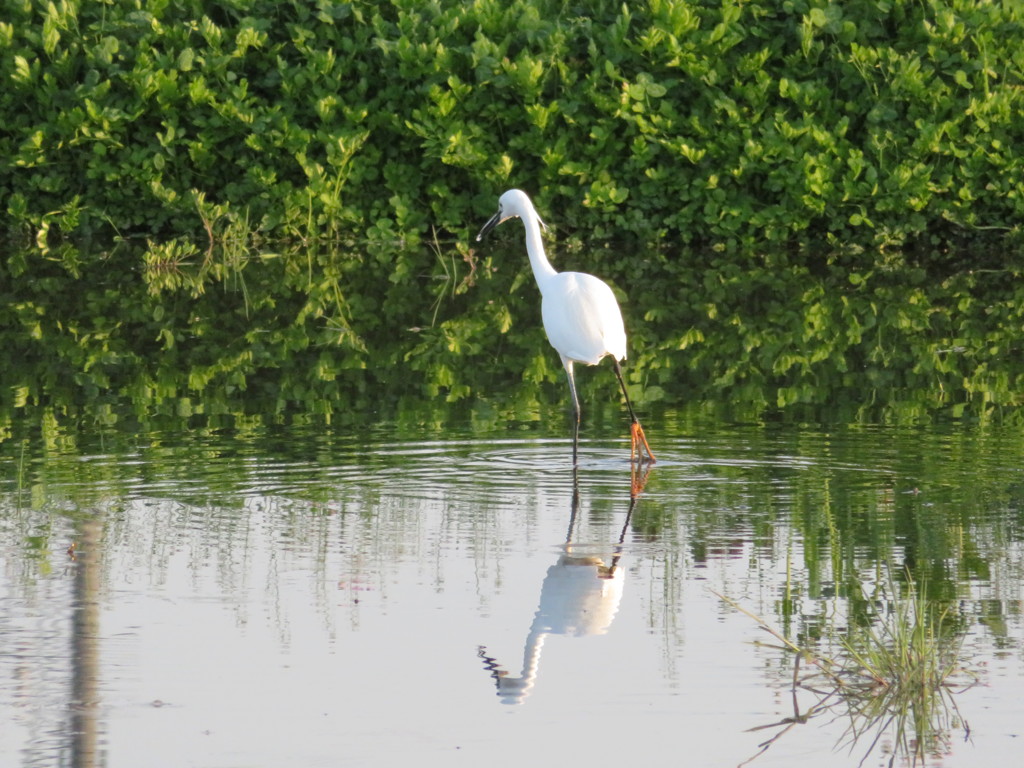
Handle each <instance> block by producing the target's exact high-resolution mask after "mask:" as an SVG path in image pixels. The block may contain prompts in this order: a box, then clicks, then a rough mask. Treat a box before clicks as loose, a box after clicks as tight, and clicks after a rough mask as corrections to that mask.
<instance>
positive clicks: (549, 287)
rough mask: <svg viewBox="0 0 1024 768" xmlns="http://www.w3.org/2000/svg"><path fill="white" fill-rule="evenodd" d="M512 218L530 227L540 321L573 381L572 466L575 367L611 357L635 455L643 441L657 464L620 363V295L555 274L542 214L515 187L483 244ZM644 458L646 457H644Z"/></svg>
mask: <svg viewBox="0 0 1024 768" xmlns="http://www.w3.org/2000/svg"><path fill="white" fill-rule="evenodd" d="M511 218H520V219H522V221H523V225H524V226H525V228H526V253H527V254H528V255H529V257H530V266H531V267H532V269H533V276H534V278H536V280H537V286H538V287H539V288H540V293H541V317H542V319H543V321H544V331H545V332H546V333H547V336H548V341H550V342H551V346H553V347H554V348H555V350H556V351H557V352H558V354H559V355H560V356H561V358H562V365H563V366H564V367H565V372H566V374H567V375H568V377H569V391H570V392H571V394H572V401H573V408H574V411H575V415H576V431H575V432H574V437H573V464H575V463H576V448H577V442H578V437H579V422H580V404H579V398H578V397H577V395H576V382H575V377H574V373H573V363H585V364H587V365H597V363H599V362H600V361H601V359H602V358H604V357H605V355H611V357H612V360H613V361H614V366H615V375H616V376H617V377H618V380H619V384H620V386H621V387H622V394H623V396H624V397H625V399H626V406H627V408H628V409H629V414H630V416H631V418H632V420H633V422H632V436H633V451H634V453H636V450H637V447H638V440H641V441H642V443H643V448H646V449H647V456H648V458H649V460H650V461H654V456H653V454H651V451H650V448H649V447H648V446H647V440H646V439H645V438H644V434H643V429H641V428H640V423H639V422H638V421H637V419H636V416H635V414H634V413H633V406H632V405H631V404H630V402H629V395H628V394H626V385H625V383H624V382H623V380H622V373H621V371H620V368H619V361H620V360H625V359H626V329H625V327H624V326H623V324H622V312H621V311H620V310H619V303H618V301H616V299H615V294H614V293H613V292H612V289H611V288H610V287H608V284H607V283H605V282H604V281H603V280H601V279H600V278H597V277H594V276H593V275H588V274H586V273H584V272H556V271H555V268H554V267H552V266H551V262H549V261H548V258H547V255H546V254H545V253H544V243H543V241H542V240H541V234H540V228H541V226H542V225H543V223H544V222H543V221H541V219H540V216H538V215H537V211H536V210H535V209H534V207H533V203H531V202H530V198H529V197H527V195H526V193H525V192H523V191H521V190H518V189H510V190H509V191H508V192H506V193H505V194H503V195H502V196H501V197H500V198H499V199H498V212H497V213H496V214H494V216H492V217H491V219H490V220H489V221H488V222H487V223H486V224H484V226H483V229H481V230H480V234H478V235H477V236H476V239H477V240H481V239H482V238H483V236H484V235H485V234H487V233H488V232H489V231H490V230H491V229H493V228H494V227H496V226H497V225H498V224H501V223H502V222H503V221H507V220H508V219H511ZM640 457H641V460H642V459H643V453H642V452H641V453H640Z"/></svg>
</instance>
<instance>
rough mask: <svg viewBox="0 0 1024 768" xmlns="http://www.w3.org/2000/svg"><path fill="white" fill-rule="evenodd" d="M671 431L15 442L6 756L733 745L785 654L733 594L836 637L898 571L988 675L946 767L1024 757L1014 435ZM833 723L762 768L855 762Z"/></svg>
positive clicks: (208, 757)
mask: <svg viewBox="0 0 1024 768" xmlns="http://www.w3.org/2000/svg"><path fill="white" fill-rule="evenodd" d="M652 426H653V425H648V433H649V436H651V438H652V443H653V444H652V447H653V448H654V449H655V451H656V452H657V454H658V458H659V461H658V463H657V465H655V466H654V467H653V469H651V470H650V472H649V473H647V474H644V473H635V472H631V467H630V465H629V462H628V444H626V443H624V442H623V441H622V440H621V439H620V438H619V437H618V436H617V435H616V434H614V433H613V434H611V435H609V436H607V437H605V438H599V439H592V440H590V441H587V442H585V443H584V444H583V446H582V449H581V450H582V453H581V464H580V467H579V471H578V473H576V475H575V476H574V473H573V472H572V470H571V468H570V466H569V461H568V459H569V452H570V449H569V444H568V442H567V441H565V440H563V439H555V438H551V437H549V436H548V435H551V434H555V433H556V430H555V429H551V430H550V431H543V430H542V429H541V430H536V429H535V430H527V431H526V432H524V433H522V434H521V435H520V436H510V433H509V432H507V431H503V432H498V431H497V430H494V429H485V430H474V429H470V428H468V427H461V428H448V429H445V430H427V429H424V430H423V431H422V433H421V434H420V435H419V436H418V437H417V436H415V435H413V436H410V434H409V430H408V429H405V430H397V429H394V428H390V427H388V426H387V425H384V426H377V427H374V428H373V429H372V430H367V431H360V430H340V429H327V428H323V429H318V428H311V427H308V426H297V427H274V428H265V429H254V430H250V431H240V430H229V431H216V430H205V431H202V430H200V431H191V432H186V431H175V430H168V431H163V432H141V433H138V434H127V433H124V432H121V433H117V434H111V433H106V434H98V435H91V436H90V435H84V434H75V435H74V438H75V439H74V440H70V439H69V440H68V441H66V442H61V441H60V440H53V439H52V438H51V439H50V440H49V441H48V440H47V439H45V436H40V437H26V438H25V439H24V440H21V441H13V440H12V441H8V442H7V443H6V444H3V448H4V449H5V450H4V451H3V453H2V456H0V461H2V462H3V463H2V465H0V466H2V470H3V472H2V475H0V480H2V486H0V493H2V495H0V558H2V566H0V648H2V651H0V764H3V765H21V766H44V765H45V766H48V765H75V766H87V765H109V766H138V765H147V766H164V765H166V766H181V765H202V766H238V765H246V766H280V765H302V766H318V765H332V766H333V765H339V764H340V765H354V766H391V765H399V764H403V763H408V762H413V761H415V762H416V763H417V764H421V765H424V764H425V765H449V764H464V765H474V766H476V765H482V764H487V765H499V766H503V765H509V766H511V765H520V764H523V763H532V764H536V765H551V764H556V763H561V762H569V761H572V762H580V761H588V762H590V761H600V762H602V763H603V762H607V763H609V764H616V763H623V762H625V761H630V762H637V761H639V764H643V765H676V764H696V765H707V766H712V765H723V766H731V765H737V764H739V763H741V762H743V761H744V760H747V759H748V758H751V757H753V756H754V755H755V754H757V752H758V750H759V746H758V745H759V744H761V743H763V742H764V741H765V740H766V739H767V738H770V737H771V736H773V735H774V734H775V733H777V732H778V731H779V730H780V727H776V728H774V729H765V730H751V729H754V728H757V727H759V726H767V725H771V724H775V723H779V722H780V721H781V720H782V719H783V718H786V717H790V716H792V715H793V698H792V696H791V693H790V689H789V681H790V680H791V677H792V657H791V656H789V655H787V654H786V653H785V652H783V651H781V650H778V649H776V648H775V647H772V645H769V644H765V643H761V644H757V643H755V642H754V641H759V640H762V641H767V640H771V638H770V637H768V636H767V635H766V634H765V632H764V631H762V630H761V629H759V628H758V626H757V623H756V622H755V621H754V619H752V618H751V616H748V615H745V614H744V613H742V612H740V611H738V610H736V609H735V608H734V607H733V606H731V605H730V604H728V603H726V602H724V601H723V600H722V599H721V598H720V597H719V595H721V596H724V597H727V598H728V599H729V600H731V601H734V602H735V604H736V605H739V606H741V607H743V608H744V609H745V610H747V611H749V612H750V613H752V614H754V615H756V616H760V617H762V618H764V619H765V620H766V621H767V622H768V623H770V624H771V625H773V626H776V627H778V628H780V630H782V631H784V632H786V633H787V634H789V635H790V636H791V637H793V638H795V639H797V640H798V641H799V642H801V643H808V644H810V643H813V642H821V643H822V644H823V645H824V646H827V647H829V648H832V649H834V647H835V646H834V644H833V645H830V643H831V642H832V641H830V640H829V638H830V637H831V634H830V633H834V632H836V631H842V630H843V628H844V627H846V626H847V625H848V624H849V623H850V622H853V621H854V620H855V617H856V616H858V615H860V613H861V612H863V611H864V610H865V608H864V606H865V605H866V604H870V603H871V601H872V600H876V599H877V598H878V593H877V588H878V586H879V585H880V584H882V583H884V582H885V581H886V579H887V578H888V577H887V575H886V574H891V573H892V572H896V571H898V569H899V568H900V567H901V566H904V565H906V566H908V567H910V568H912V569H913V570H914V572H915V573H917V574H919V575H924V576H926V577H927V580H928V581H929V583H928V584H927V585H922V588H923V589H926V590H929V591H930V592H931V593H933V594H934V595H935V596H936V597H937V598H941V599H943V600H945V601H946V603H948V604H949V605H951V606H953V607H954V609H955V610H954V613H955V614H956V621H955V622H954V624H955V629H956V631H957V632H958V633H960V635H961V636H962V637H963V638H964V639H963V643H964V645H963V650H962V664H963V667H964V668H965V669H966V670H967V671H968V672H969V673H970V679H977V681H978V683H977V684H976V685H974V686H973V687H970V688H969V689H968V690H966V691H964V692H962V693H959V694H958V695H957V698H956V704H957V707H958V708H959V712H960V715H959V716H955V715H954V716H953V717H951V718H950V720H949V722H948V724H947V725H948V727H946V728H945V729H940V733H939V734H938V740H937V741H936V742H935V743H934V744H933V745H931V746H930V747H929V750H928V751H929V753H930V754H929V760H930V762H931V763H932V764H941V765H949V766H961V765H962V766H976V765H1006V764H1011V763H1012V762H1013V759H1014V758H1017V757H1020V756H1024V749H1022V745H1021V740H1022V735H1024V734H1022V725H1021V723H1024V664H1022V653H1021V648H1022V643H1021V640H1022V622H1021V600H1022V597H1024V595H1022V592H1021V585H1022V583H1024V582H1022V578H1024V550H1022V546H1021V540H1022V539H1021V532H1022V531H1021V521H1022V509H1024V504H1022V499H1024V483H1022V477H1021V474H1022V470H1021V466H1020V455H1021V454H1020V449H1021V446H1022V444H1024V440H1022V437H1021V435H1019V434H1018V433H1017V432H1019V430H1017V431H1015V430H1012V429H1010V428H1005V429H1004V428H998V427H987V428H981V427H977V426H971V425H964V424H951V425H945V426H942V427H935V426H933V427H882V426H836V427H830V428H824V427H815V426H801V425H765V424H726V423H719V422H707V423H702V424H700V425H698V427H694V426H693V424H692V423H690V422H684V421H682V420H678V421H675V422H674V421H673V420H672V418H671V414H667V415H666V417H665V419H664V421H663V422H662V424H661V425H660V428H659V427H654V428H652ZM964 679H967V678H964ZM798 698H799V701H798V705H799V706H801V707H803V708H805V709H806V707H807V706H810V704H811V703H812V702H811V701H809V700H808V699H807V696H806V694H805V693H802V694H801V695H800V696H799V697H798ZM963 721H966V722H967V723H969V726H970V731H969V738H967V737H968V731H967V729H966V728H965V727H964V725H963ZM846 725H847V723H846V722H844V721H843V720H842V719H841V718H840V719H833V718H819V719H814V720H812V721H811V722H810V723H808V724H802V725H798V726H795V727H794V728H793V729H791V730H790V731H789V732H787V733H785V734H784V735H783V736H780V738H779V739H778V740H777V741H776V742H775V743H774V744H772V746H771V747H770V748H769V749H768V750H767V751H766V752H764V754H761V755H760V756H759V757H757V759H756V760H755V761H754V762H753V763H752V764H753V765H785V766H793V765H807V766H812V765H813V766H823V765H829V766H831V765H835V766H855V765H857V764H858V763H859V761H860V759H861V758H862V757H863V756H864V755H865V754H866V753H867V751H868V748H869V742H870V739H868V740H866V741H861V742H858V743H856V744H853V745H849V746H848V747H847V748H842V749H838V750H837V749H835V746H836V743H837V741H839V740H841V738H842V736H843V733H844V731H845V729H846ZM872 738H873V737H872ZM965 738H967V740H966V741H965ZM892 748H893V743H892V737H891V736H887V735H884V734H883V736H882V738H881V739H880V741H879V746H878V747H877V748H876V749H875V751H874V752H872V753H871V755H870V756H869V757H868V759H867V760H866V761H865V763H864V764H865V765H875V764H878V765H884V764H886V763H887V762H888V759H889V756H890V755H889V754H888V753H887V751H886V750H887V749H888V750H891V749H892Z"/></svg>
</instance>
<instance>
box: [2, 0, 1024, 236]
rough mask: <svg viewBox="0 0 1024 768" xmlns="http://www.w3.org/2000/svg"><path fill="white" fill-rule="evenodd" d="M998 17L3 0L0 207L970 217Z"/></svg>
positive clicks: (407, 227)
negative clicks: (512, 200) (515, 193)
mask: <svg viewBox="0 0 1024 768" xmlns="http://www.w3.org/2000/svg"><path fill="white" fill-rule="evenodd" d="M1022 41H1024V7H1022V6H1021V5H1020V4H1018V3H1006V2H987V1H985V0H848V2H842V3H838V2H827V0H749V1H748V2H732V1H731V0H726V1H725V2H721V1H720V0H713V1H708V0H648V2H645V3H640V4H635V3H620V2H612V1H610V0H604V1H601V0H599V1H598V2H590V3H573V2H566V1H565V0H512V1H511V2H506V1H505V0H501V1H499V0H460V2H449V1H447V0H433V2H423V0H391V2H366V1H365V0H362V1H359V0H357V1H355V2H329V1H328V0H319V1H317V2H313V1H311V0H292V1H291V2H278V1H277V0H274V1H273V2H270V1H269V0H221V2H217V3H199V2H195V0H157V2H145V3H143V2H140V1H139V0H105V1H104V2H91V3H82V2H76V1H75V0H56V1H49V0H48V1H47V2H41V1H39V0H4V2H3V3H2V13H0V82H2V83H3V88H0V124H2V125H3V126H4V130H3V131H2V132H0V201H2V205H0V210H3V211H4V212H5V213H6V218H7V223H8V225H22V226H26V227H30V228H32V229H33V231H35V232H37V233H38V232H43V233H44V234H45V233H46V231H47V230H48V229H52V228H57V229H59V230H61V231H63V232H73V231H77V232H83V233H90V232H104V231H109V230H111V229H113V230H116V231H118V232H121V233H132V232H138V231H143V232H147V233H160V234H162V235H168V234H175V235H176V234H181V233H183V232H190V231H191V232H197V231H201V225H202V224H203V223H205V224H207V225H209V226H210V227H211V228H214V229H215V228H216V227H217V226H218V223H219V224H220V225H221V226H224V225H225V224H226V223H227V222H229V221H243V222H246V224H247V226H249V227H251V228H253V229H256V230H259V231H262V232H264V233H266V234H268V235H271V236H275V237H279V236H295V237H300V238H309V237H324V236H326V237H336V236H350V235H353V234H354V235H356V236H360V237H363V236H365V237H366V238H368V239H370V240H381V239H393V238H397V237H406V238H414V239H415V238H419V237H422V236H423V235H424V234H426V233H429V232H430V228H431V227H434V228H436V229H437V230H439V231H441V232H449V233H457V234H459V235H461V236H464V235H465V233H467V232H468V231H470V230H471V229H472V227H473V226H475V224H476V222H477V221H478V220H479V219H480V217H481V216H482V215H483V214H484V213H485V212H489V208H490V206H491V204H492V202H493V199H494V197H495V196H496V194H497V193H498V192H500V191H501V190H502V189H503V188H505V187H509V186H521V187H523V188H525V189H527V190H529V191H531V192H534V193H536V195H537V202H538V204H539V207H540V209H541V210H544V211H549V212H551V213H552V218H553V219H556V220H557V221H559V222H561V223H566V224H568V226H569V227H570V228H571V229H576V230H580V231H586V232H589V233H592V234H594V235H596V236H598V237H605V236H615V237H623V236H635V237H637V238H640V239H641V240H645V241H648V242H652V241H656V240H660V239H670V240H673V241H674V240H680V239H681V240H683V241H685V242H693V243H694V244H710V245H720V246H739V247H749V246H752V245H761V244H764V243H771V244H775V245H779V244H786V245H791V244H821V243H826V242H830V243H833V244H843V245H849V244H858V245H861V246H864V247H875V246H884V245H891V244H901V245H905V244H917V243H924V244H928V245H932V244H940V245H944V244H947V243H949V242H950V241H958V240H963V239H976V238H979V237H981V236H983V235H984V236H985V237H986V239H991V236H992V235H993V234H994V233H1000V234H1005V232H1007V231H1012V232H1015V233H1016V232H1017V231H1018V227H1019V221H1020V220H1021V218H1022V214H1024V201H1022V197H1021V196H1022V192H1024V174H1022V163H1024V153H1022V152H1021V151H1020V148H1021V146H1022V143H1024V142H1022V141H1021V139H1022V137H1024V123H1022V121H1021V120H1020V119H1019V115H1020V114H1021V111H1022V109H1024V87H1022V86H1024V45H1022V44H1021V43H1022ZM556 212H557V213H556Z"/></svg>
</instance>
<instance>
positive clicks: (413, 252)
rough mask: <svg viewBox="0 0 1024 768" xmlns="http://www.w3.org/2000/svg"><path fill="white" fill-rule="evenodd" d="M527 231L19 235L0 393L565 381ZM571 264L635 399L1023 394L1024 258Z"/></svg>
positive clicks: (869, 402) (812, 401) (89, 394)
mask: <svg viewBox="0 0 1024 768" xmlns="http://www.w3.org/2000/svg"><path fill="white" fill-rule="evenodd" d="M515 242H516V245H515V246H513V247H512V248H511V249H509V250H505V249H502V248H501V245H500V243H498V244H496V245H495V247H494V248H493V250H491V249H488V250H487V251H476V252H474V251H472V250H468V249H466V248H465V247H464V246H442V245H440V244H434V246H433V247H431V248H427V247H422V248H413V249H397V248H384V247H381V246H372V247H371V246H368V247H366V248H362V249H358V250H357V249H354V248H352V247H344V246H339V247H336V248H335V249H332V250H329V251H328V250H325V249H322V248H312V249H308V250H292V251H279V252H259V251H256V250H254V249H252V248H250V247H249V246H247V245H244V244H235V245H225V246H224V247H223V248H217V249H213V250H209V251H205V252H204V251H202V250H200V249H198V248H196V247H195V246H193V245H191V244H188V243H184V242H182V241H171V242H170V243H166V244H153V243H151V244H150V245H149V246H148V247H147V248H146V249H145V250H144V251H143V252H142V253H141V254H139V253H138V252H136V251H135V250H133V249H131V248H129V247H127V246H121V247H118V248H115V249H114V250H112V251H108V252H103V253H100V254H91V255H89V256H88V257H86V256H83V255H82V254H81V253H80V252H79V251H78V250H76V249H75V248H74V247H72V246H64V247H62V248H60V249H55V250H42V251H20V252H15V253H12V254H11V255H9V256H7V257H6V259H5V260H4V263H0V285H2V286H3V288H0V298H2V299H3V303H2V305H0V342H2V349H3V352H4V355H5V356H6V358H7V361H6V364H5V372H6V379H5V384H6V385H7V388H5V390H4V392H3V393H0V397H3V398H10V397H12V396H13V397H14V401H15V402H39V403H42V402H46V401H47V400H48V399H49V398H52V397H57V398H58V399H60V400H63V401H68V400H71V401H76V400H77V401H80V402H86V401H92V402H95V401H105V402H110V401H116V400H129V401H132V402H134V403H136V404H137V405H138V406H139V407H142V408H148V407H150V406H153V405H160V406H161V407H165V408H166V407H170V408H183V409H186V410H188V409H189V408H191V407H193V405H192V400H193V399H196V401H197V402H198V400H203V401H204V405H203V407H204V408H210V407H218V408H222V409H225V410H228V411H232V410H239V409H245V408H251V407H253V406H252V404H253V403H259V407H260V408H261V409H264V410H265V409H266V408H268V407H269V408H272V409H274V410H282V409H286V408H291V407H297V408H298V409H299V410H303V411H322V412H331V411H337V410H341V409H345V408H368V407H374V404H376V403H378V402H379V401H380V400H381V399H382V398H383V399H385V400H386V399H388V398H391V397H394V396H398V395H402V394H414V395H429V396H434V397H443V398H445V399H447V400H450V401H454V400H459V399H463V398H466V397H470V396H473V397H480V396H487V395H490V394H494V393H498V392H507V391H509V390H512V389H515V388H518V387H519V386H521V384H522V383H523V382H525V383H526V384H527V385H533V384H546V385H547V384H551V385H554V386H549V387H546V391H548V392H551V393H555V392H560V388H561V387H562V384H563V382H562V371H561V367H560V365H559V364H558V360H557V356H556V355H555V354H554V353H553V352H552V351H551V349H550V348H549V345H548V344H547V342H546V340H545V339H544V336H543V330H542V329H541V324H540V322H539V311H538V305H539V295H538V293H537V291H536V288H535V286H534V285H533V280H532V276H531V275H530V273H529V268H528V266H527V262H526V259H525V257H524V256H523V254H522V252H521V248H519V247H518V237H517V238H515ZM556 261H557V262H558V263H559V266H560V267H561V268H564V269H572V268H577V269H585V270H587V271H593V272H595V273H599V274H603V275H607V276H608V277H609V278H610V280H611V282H612V284H613V285H615V286H617V287H618V288H622V289H626V290H625V292H626V293H627V294H628V295H627V296H625V298H624V301H623V309H624V313H625V315H626V320H627V328H628V330H629V331H630V360H629V365H628V366H627V375H628V378H629V382H630V385H631V387H632V389H633V394H634V395H635V396H636V397H637V399H638V400H646V401H647V402H648V403H653V402H656V401H663V402H665V403H669V404H677V403H681V402H694V401H701V400H705V399H711V400H718V399H722V398H728V399H730V400H732V401H734V402H740V403H753V404H755V405H756V406H757V407H758V408H759V409H760V412H761V414H762V415H766V414H770V413H781V412H787V413H791V414H793V413H798V412H799V409H800V408H802V407H804V406H812V407H813V406H819V405H821V404H824V403H827V404H828V405H829V406H830V407H832V408H835V407H842V408H844V409H845V411H846V413H847V414H848V419H847V420H855V421H856V420H861V419H862V418H864V414H877V412H878V410H879V408H881V409H883V410H884V409H885V408H888V407H889V406H891V405H893V403H895V402H897V401H898V402H899V403H900V406H899V408H898V409H897V410H896V411H892V412H891V413H890V415H889V416H888V417H887V418H899V419H905V420H910V421H912V420H913V419H914V418H917V417H920V416H928V415H929V414H931V413H934V412H944V413H946V414H948V415H953V416H959V415H972V416H977V417H981V418H985V419H988V418H1002V417H1003V415H1004V414H1001V412H1000V409H1002V408H1004V407H1012V406H1016V405H1017V404H1018V403H1019V398H1020V394H1019V393H1020V390H1021V386H1020V383H1021V380H1022V373H1024V349H1021V338H1022V334H1021V329H1022V328H1024V281H1022V280H1020V278H1019V274H1018V272H1017V271H1015V270H1012V269H1009V268H1008V269H1005V270H1000V271H991V270H989V271H986V270H978V271H966V272H965V271H958V272H953V273H949V274H945V276H944V273H943V272H942V271H941V270H934V269H933V270H926V269H925V268H924V267H922V266H919V265H914V264H912V263H909V262H904V261H894V263H893V264H890V265H888V266H879V268H878V269H876V270H874V271H872V272H869V273H863V274H856V275H852V274H847V272H846V271H845V269H844V267H843V265H842V264H841V263H839V262H838V261H833V260H826V261H825V262H824V263H823V264H822V265H821V267H820V268H819V269H817V270H815V271H814V272H811V271H809V270H808V269H807V268H805V267H802V266H799V265H797V264H795V263H789V262H788V260H787V259H786V258H785V257H784V256H781V255H776V256H770V255H759V256H756V257H755V256H752V257H751V264H750V268H749V269H746V270H739V269H737V268H735V266H731V261H730V260H727V259H722V258H719V256H718V255H716V254H714V253H711V252H684V253H679V254H674V255H673V256H672V257H671V258H669V256H668V254H667V253H665V252H650V253H648V254H646V255H645V254H632V253H631V254H629V256H628V259H627V258H625V257H624V256H623V255H621V254H617V253H616V252H615V251H614V250H611V249H604V248H596V249H592V250H590V251H588V252H587V253H586V254H585V255H584V254H581V253H578V252H576V250H575V249H574V248H571V247H570V248H567V249H566V252H565V253H563V254H560V255H557V256H556ZM140 264H141V269H140V267H139V266H138V265H140ZM627 275H628V277H627ZM581 383H582V386H583V387H584V389H585V390H587V392H586V396H587V400H588V402H592V401H593V400H594V399H595V398H604V399H610V398H613V397H614V396H615V392H614V387H611V386H606V385H607V383H608V382H607V379H606V377H605V376H603V375H596V374H595V375H585V376H583V377H581ZM598 393H600V394H598ZM215 402H219V405H216V406H215V405H213V404H214V403H215ZM244 403H247V404H248V405H243V404H244Z"/></svg>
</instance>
